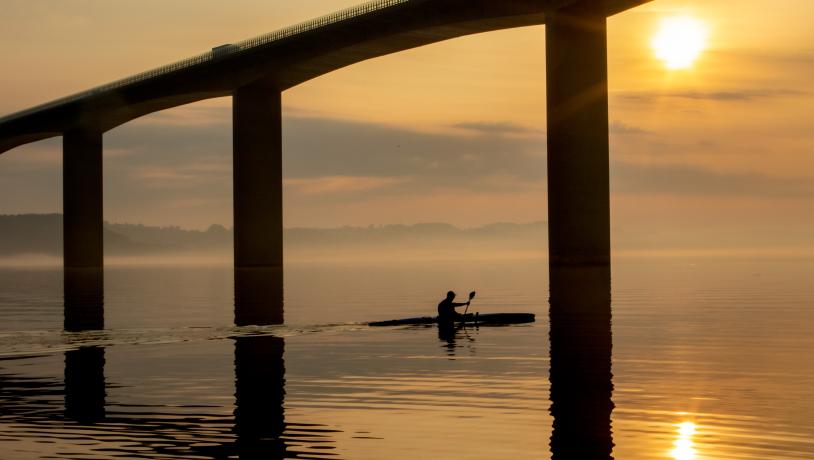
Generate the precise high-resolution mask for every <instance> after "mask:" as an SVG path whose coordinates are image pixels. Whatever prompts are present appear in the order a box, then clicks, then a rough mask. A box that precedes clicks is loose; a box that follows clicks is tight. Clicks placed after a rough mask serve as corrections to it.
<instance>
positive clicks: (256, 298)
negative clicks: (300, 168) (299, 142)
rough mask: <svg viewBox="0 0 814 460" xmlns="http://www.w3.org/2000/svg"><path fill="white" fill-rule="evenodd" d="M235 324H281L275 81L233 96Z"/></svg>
mask: <svg viewBox="0 0 814 460" xmlns="http://www.w3.org/2000/svg"><path fill="white" fill-rule="evenodd" d="M232 110H233V148H234V152H233V161H234V165H233V167H234V172H233V174H234V232H235V248H234V250H235V324H237V325H238V326H242V325H249V324H282V323H283V161H282V151H283V146H282V107H281V93H280V90H279V89H278V87H277V86H276V85H275V84H274V83H271V82H265V81H261V82H257V83H252V84H250V85H247V86H244V87H241V88H238V89H237V90H236V91H235V93H234V96H233V109H232Z"/></svg>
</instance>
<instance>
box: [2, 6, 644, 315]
mask: <svg viewBox="0 0 814 460" xmlns="http://www.w3.org/2000/svg"><path fill="white" fill-rule="evenodd" d="M648 1H650V0H378V1H373V2H369V3H365V4H363V5H359V6H356V7H354V8H349V9H347V10H343V11H340V12H337V13H334V14H331V15H328V16H324V17H321V18H318V19H315V20H312V21H308V22H305V23H302V24H298V25H295V26H292V27H289V28H286V29H282V30H279V31H277V32H272V33H270V34H267V35H264V36H261V37H257V38H253V39H249V40H246V41H243V42H240V43H236V44H230V45H226V46H221V47H217V48H214V49H213V50H212V51H211V52H207V53H204V54H201V55H198V56H195V57H192V58H189V59H186V60H183V61H180V62H177V63H174V64H170V65H168V66H164V67H161V68H158V69H154V70H150V71H147V72H144V73H141V74H138V75H134V76H132V77H129V78H125V79H123V80H120V81H116V82H113V83H110V84H107V85H104V86H101V87H98V88H94V89H91V90H89V91H85V92H83V93H79V94H76V95H73V96H69V97H66V98H63V99H59V100H56V101H53V102H50V103H48V104H44V105H41V106H37V107H33V108H31V109H28V110H24V111H21V112H18V113H15V114H11V115H8V116H5V117H2V118H0V153H3V152H5V151H8V150H10V149H12V148H14V147H17V146H20V145H24V144H27V143H30V142H34V141H38V140H42V139H47V138H51V137H57V136H62V138H63V176H64V180H63V208H64V209H63V211H64V247H65V250H64V265H65V327H66V329H69V330H76V329H97V328H102V327H103V324H104V323H103V313H102V296H103V284H104V283H103V279H104V275H103V241H102V223H103V216H102V149H103V135H104V133H105V132H107V131H109V130H111V129H113V128H115V127H117V126H119V125H122V124H124V123H126V122H128V121H130V120H133V119H136V118H139V117H141V116H144V115H146V114H149V113H153V112H156V111H160V110H164V109H168V108H171V107H177V106H180V105H184V104H189V103H192V102H196V101H201V100H204V99H210V98H216V97H223V96H232V97H233V149H234V151H233V158H234V232H235V249H234V250H235V291H236V299H235V321H236V323H237V324H269V323H281V322H282V321H283V306H282V286H283V278H282V277H283V271H282V267H283V237H282V229H283V214H282V142H281V138H282V135H281V119H282V115H281V104H280V100H281V92H282V91H285V90H286V89H289V88H291V87H293V86H296V85H298V84H300V83H303V82H305V81H308V80H310V79H312V78H315V77H318V76H320V75H323V74H326V73H329V72H332V71H334V70H337V69H340V68H342V67H345V66H348V65H351V64H354V63H357V62H361V61H364V60H367V59H371V58H375V57H378V56H384V55H387V54H391V53H396V52H399V51H403V50H407V49H411V48H416V47H419V46H424V45H428V44H431V43H435V42H439V41H443V40H448V39H451V38H455V37H461V36H465V35H471V34H476V33H481V32H487V31H492V30H500V29H508V28H514V27H522V26H530V25H541V24H545V25H546V64H547V75H546V85H547V111H548V200H549V203H548V212H549V254H550V265H551V266H552V267H563V266H608V265H609V264H610V210H609V190H608V188H609V187H608V150H609V147H608V88H607V34H606V18H607V17H608V16H610V15H613V14H616V13H619V12H621V11H624V10H626V9H628V8H632V7H634V6H637V5H640V4H643V3H647V2H648ZM541 77H542V76H541Z"/></svg>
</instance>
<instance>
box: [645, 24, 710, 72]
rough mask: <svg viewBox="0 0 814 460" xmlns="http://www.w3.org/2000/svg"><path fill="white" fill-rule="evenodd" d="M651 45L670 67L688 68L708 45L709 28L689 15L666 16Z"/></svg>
mask: <svg viewBox="0 0 814 460" xmlns="http://www.w3.org/2000/svg"><path fill="white" fill-rule="evenodd" d="M651 45H652V46H653V50H654V51H655V53H656V57H657V58H659V59H660V60H662V61H663V62H664V65H665V66H666V67H667V68H668V69H671V70H677V69H687V68H689V67H692V65H693V63H694V62H695V60H696V59H698V56H700V55H701V52H702V51H704V49H705V48H706V46H707V28H706V26H705V25H704V23H703V22H701V21H699V20H698V19H694V18H691V17H688V16H674V17H669V18H664V19H663V20H662V21H661V27H659V31H658V32H657V33H656V36H655V37H653V41H652V42H651Z"/></svg>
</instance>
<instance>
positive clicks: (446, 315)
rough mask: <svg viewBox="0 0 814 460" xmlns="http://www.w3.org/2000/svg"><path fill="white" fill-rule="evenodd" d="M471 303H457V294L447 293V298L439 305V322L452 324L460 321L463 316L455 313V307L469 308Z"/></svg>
mask: <svg viewBox="0 0 814 460" xmlns="http://www.w3.org/2000/svg"><path fill="white" fill-rule="evenodd" d="M468 305H469V302H455V293H454V292H453V291H449V292H447V298H446V299H444V300H442V301H441V303H439V304H438V321H439V322H452V321H456V320H459V319H460V318H461V317H462V316H463V315H461V314H460V313H458V312H457V311H455V307H463V306H468Z"/></svg>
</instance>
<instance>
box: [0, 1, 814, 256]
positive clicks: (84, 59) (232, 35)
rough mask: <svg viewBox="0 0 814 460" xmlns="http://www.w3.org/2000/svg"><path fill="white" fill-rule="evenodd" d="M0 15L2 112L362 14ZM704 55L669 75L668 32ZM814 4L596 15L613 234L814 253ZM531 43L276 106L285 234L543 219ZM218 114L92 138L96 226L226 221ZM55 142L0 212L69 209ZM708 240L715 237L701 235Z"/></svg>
mask: <svg viewBox="0 0 814 460" xmlns="http://www.w3.org/2000/svg"><path fill="white" fill-rule="evenodd" d="M356 3H357V2H355V1H348V0H300V1H297V2H290V1H280V0H278V1H271V0H234V1H230V2H223V1H218V2H216V1H210V0H172V1H166V0H162V1H158V0H117V1H116V2H110V1H107V0H48V1H45V0H3V15H2V16H0V55H2V58H3V63H4V64H3V68H4V71H3V72H2V73H0V83H2V84H0V114H6V113H10V112H13V111H16V110H20V109H24V108H27V107H30V106H32V105H35V104H38V103H41V102H45V101H48V100H51V99H55V98H58V97H62V96H65V95H68V94H71V93H74V92H78V91H81V90H84V89H87V88H90V87H93V86H96V85H99V84H103V83H106V82H108V81H111V80H115V79H118V78H121V77H125V76H127V75H130V74H133V73H137V72H140V71H143V70H146V69H148V68H152V67H157V66H160V65H163V64H167V63H170V62H173V61H176V60H180V59H182V58H185V57H188V56H191V55H195V54H198V53H200V52H203V51H206V50H208V49H209V48H211V47H213V46H216V45H219V44H223V43H230V42H235V41H238V40H242V39H245V38H249V37H252V36H255V35H260V34H263V33H266V32H270V31H272V30H275V29H277V28H280V27H284V26H287V25H291V24H293V23H296V22H299V21H302V20H307V19H310V18H313V17H316V16H319V15H321V14H325V13H329V12H332V11H335V10H337V9H340V8H343V7H346V6H351V5H354V4H356ZM675 16H689V17H692V18H695V19H696V20H697V21H699V22H700V23H701V24H703V26H704V28H705V29H706V31H707V34H708V41H707V46H706V48H705V49H704V50H703V52H702V53H701V54H700V56H699V58H698V59H697V60H696V61H695V62H694V64H693V65H692V67H690V68H688V69H680V70H675V69H668V68H667V67H666V66H665V64H664V62H662V61H660V60H659V59H658V58H657V57H656V55H655V52H654V50H653V49H652V46H651V41H652V39H653V37H654V36H655V35H656V34H657V32H658V30H659V27H660V24H661V23H662V21H663V20H664V19H665V18H669V17H675ZM812 20H814V3H812V2H811V1H809V0H776V1H769V0H743V1H739V2H737V7H735V8H733V7H732V2H731V1H726V0H683V1H682V0H654V1H653V2H652V3H649V4H647V5H644V6H641V7H638V8H635V9H632V10H629V11H627V12H624V13H621V14H619V15H617V16H614V17H612V18H610V19H609V37H608V40H609V78H610V81H609V87H610V123H611V155H610V162H611V193H612V198H611V210H612V214H611V216H612V226H613V228H614V234H615V235H621V234H625V235H636V234H641V235H643V236H647V237H648V238H650V240H652V241H657V242H659V244H665V245H669V242H670V239H671V238H677V235H678V234H679V233H680V234H682V235H685V236H686V235H694V236H693V238H697V239H698V240H699V243H701V242H703V240H704V239H705V238H707V237H711V236H712V235H715V237H716V238H718V239H721V238H724V239H726V238H734V239H738V238H744V239H745V240H748V241H752V242H753V243H755V244H756V242H759V243H760V244H762V245H770V246H771V245H784V244H791V243H792V242H793V243H794V244H795V245H808V246H810V247H814V232H812V231H811V229H812V226H813V225H814V120H812V117H811V115H810V114H811V112H812V110H811V109H812V108H813V107H814V93H812V91H811V88H810V83H809V82H810V79H811V76H812V75H814V29H812V28H811V27H810V23H811V22H812ZM545 71H546V69H545V29H544V26H540V27H526V28H520V29H513V30H506V31H498V32H490V33H486V34H480V35H475V36H470V37H464V38H458V39H454V40H450V41H447V42H442V43H438V44H433V45H429V46H426V47H422V48H419V49H414V50H410V51H406V52H402V53H398V54H395V55H390V56H385V57H381V58H378V59H374V60H370V61H366V62H363V63H359V64H356V65H353V66H351V67H348V68H345V69H341V70H338V71H336V72H333V73H330V74H327V75H324V76H321V77H319V78H317V79H314V80H312V81H309V82H306V83H304V84H302V85H300V86H297V87H295V88H292V89H290V90H288V91H286V92H285V93H284V94H283V106H284V117H285V119H284V123H283V132H284V176H285V181H284V187H285V188H284V193H285V202H284V204H285V225H286V227H297V226H307V227H335V226H342V225H354V226H366V225H369V224H389V223H400V224H411V223H417V222H448V223H452V224H456V225H459V226H462V227H470V226H477V225H482V224H486V223H490V222H498V221H503V222H531V221H541V220H545V219H546V180H545V177H546V165H545V149H546V132H545V127H546V114H545ZM230 108H231V100H230V99H229V98H221V99H215V100H210V101H205V102H201V103H197V104H192V105H189V106H184V107H180V108H176V109H172V110H168V111H165V112H161V113H157V114H153V115H149V116H146V117H144V118H141V119H139V120H135V121H133V122H131V123H129V124H126V125H124V126H121V127H119V128H116V129H114V130H112V131H110V132H109V133H107V134H106V135H105V160H104V161H105V165H104V168H105V186H104V187H105V189H104V190H105V218H106V220H109V221H112V222H131V223H144V224H149V225H179V226H182V227H187V228H206V227H208V226H209V225H210V224H223V225H226V226H231V220H232V218H231V212H232V195H231V115H230V113H231V112H230ZM60 146H61V143H60V141H59V140H58V139H56V140H47V141H42V142H38V143H35V144H31V145H29V146H25V147H20V148H17V149H15V150H12V151H10V152H8V153H5V154H3V155H0V196H3V197H4V198H3V199H2V200H0V214H12V213H29V212H58V211H60V209H61V147H60ZM713 239H714V238H713Z"/></svg>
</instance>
